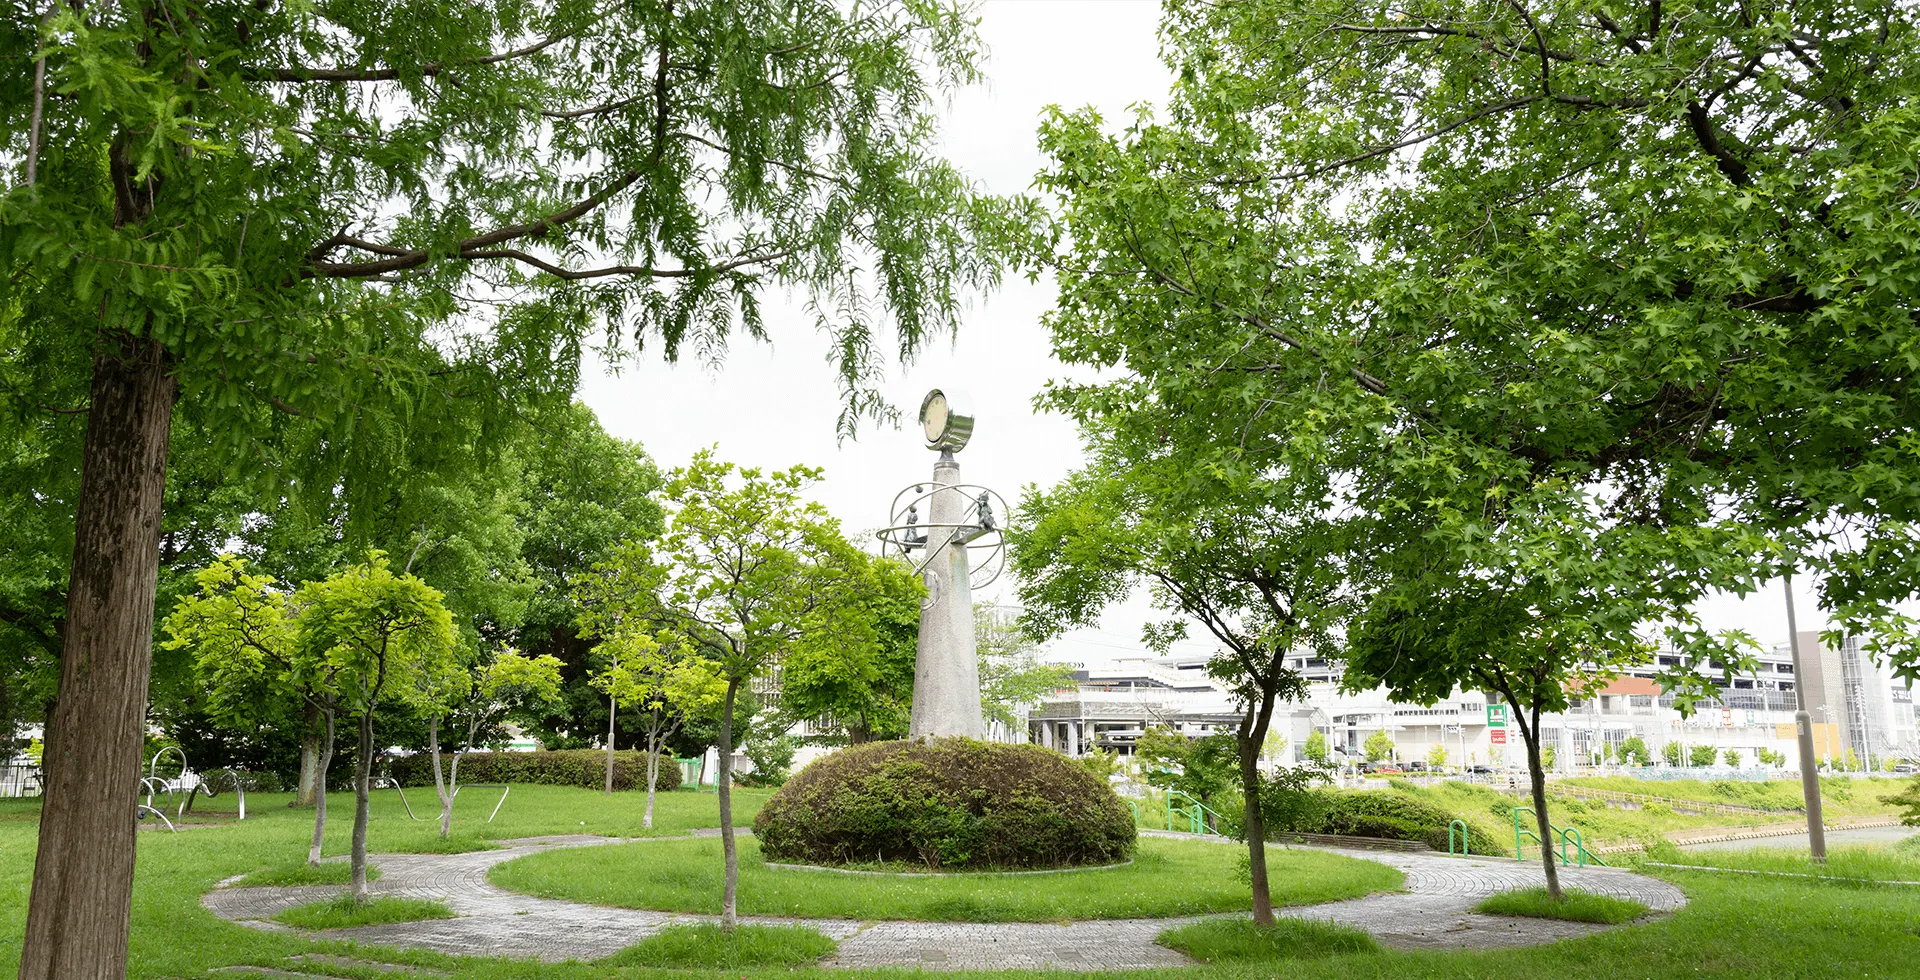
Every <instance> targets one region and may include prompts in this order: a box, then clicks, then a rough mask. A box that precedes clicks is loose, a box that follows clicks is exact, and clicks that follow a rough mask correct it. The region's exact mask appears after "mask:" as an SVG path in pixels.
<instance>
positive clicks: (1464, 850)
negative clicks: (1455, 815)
mask: <svg viewBox="0 0 1920 980" xmlns="http://www.w3.org/2000/svg"><path fill="white" fill-rule="evenodd" d="M1456 827H1457V828H1459V830H1460V856H1461V857H1470V856H1471V854H1470V853H1469V851H1468V845H1467V822H1466V821H1465V820H1455V821H1454V822H1452V823H1450V824H1447V853H1448V854H1452V853H1453V832H1454V828H1456Z"/></svg>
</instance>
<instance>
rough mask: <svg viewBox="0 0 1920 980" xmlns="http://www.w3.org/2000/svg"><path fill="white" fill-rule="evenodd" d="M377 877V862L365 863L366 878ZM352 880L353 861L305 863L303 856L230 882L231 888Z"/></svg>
mask: <svg viewBox="0 0 1920 980" xmlns="http://www.w3.org/2000/svg"><path fill="white" fill-rule="evenodd" d="M379 878H380V866H379V865H377V864H369V865H367V880H368V881H377V880H379ZM352 882H353V865H351V864H348V863H347V862H345V861H327V862H323V863H321V864H308V863H307V862H306V861H305V859H302V860H299V861H288V862H283V863H280V864H276V865H272V866H271V867H265V868H261V869H260V870H258V871H255V872H253V873H252V874H250V875H247V876H246V877H245V878H242V879H240V880H239V881H236V882H234V883H233V887H235V888H264V887H267V886H269V885H346V884H351V883H352Z"/></svg>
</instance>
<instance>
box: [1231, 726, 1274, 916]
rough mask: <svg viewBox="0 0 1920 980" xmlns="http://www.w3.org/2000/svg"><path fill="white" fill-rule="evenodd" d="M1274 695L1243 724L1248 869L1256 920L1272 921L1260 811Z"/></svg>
mask: <svg viewBox="0 0 1920 980" xmlns="http://www.w3.org/2000/svg"><path fill="white" fill-rule="evenodd" d="M1273 697H1274V696H1273V695H1272V694H1263V695H1262V697H1261V702H1260V707H1259V710H1258V713H1257V714H1254V715H1251V716H1249V717H1247V718H1245V719H1243V720H1242V722H1241V726H1240V733H1239V734H1240V746H1239V747H1240V792H1241V795H1243V796H1244V797H1246V807H1245V813H1246V832H1247V871H1248V873H1249V877H1250V879H1251V882H1252V885H1253V924H1254V925H1257V926H1271V925H1273V893H1272V892H1271V890H1269V888H1268V886H1267V822H1266V819H1265V818H1264V817H1263V816H1262V815H1261V813H1260V746H1261V743H1262V742H1264V741H1266V737H1267V726H1268V724H1269V723H1270V722H1271V721H1272V718H1273Z"/></svg>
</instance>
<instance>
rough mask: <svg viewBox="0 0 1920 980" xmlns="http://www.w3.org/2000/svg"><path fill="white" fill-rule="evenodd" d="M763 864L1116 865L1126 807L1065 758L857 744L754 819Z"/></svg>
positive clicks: (1013, 748)
mask: <svg viewBox="0 0 1920 980" xmlns="http://www.w3.org/2000/svg"><path fill="white" fill-rule="evenodd" d="M753 832H754V835H755V836H756V837H757V838H758V839H759V841H760V849H761V851H762V852H763V853H764V854H765V855H766V856H767V859H768V860H771V861H786V862H799V863H806V864H846V863H850V862H861V863H865V862H881V863H885V862H889V861H899V862H911V863H915V864H921V865H925V866H927V867H934V868H1057V867H1067V866H1071V865H1083V864H1113V863H1115V862H1118V861H1123V860H1126V859H1127V857H1128V856H1129V855H1131V854H1132V853H1133V845H1134V839H1135V829H1134V824H1133V815H1132V813H1131V811H1129V810H1128V809H1127V805H1126V804H1125V803H1123V802H1121V800H1120V798H1119V797H1118V796H1116V795H1114V792H1113V790H1112V789H1111V788H1109V787H1108V786H1107V785H1106V784H1105V783H1103V782H1101V781H1100V780H1099V779H1097V778H1096V777H1094V776H1093V775H1092V774H1090V773H1089V772H1087V770H1086V769H1085V768H1083V767H1082V766H1079V765H1077V764H1075V763H1074V762H1073V760H1071V759H1068V758H1067V757H1065V756H1063V755H1060V754H1059V753H1057V752H1054V751H1051V750H1049V749H1044V748H1041V747H1039V746H1036V745H1000V744H995V743H991V742H980V741H975V740H973V739H964V738H943V739H936V740H933V741H929V742H878V743H872V744H868V745H856V746H851V747H849V748H845V749H842V750H840V751H838V752H835V753H834V754H832V755H829V756H826V757H824V758H821V759H817V760H815V761H814V762H813V763H812V764H811V765H809V766H807V767H806V768H805V769H802V770H800V772H799V774H797V775H795V776H794V777H793V779H792V780H790V781H788V783H787V784H786V785H785V786H784V787H782V788H781V790H780V791H779V792H778V793H775V794H774V795H773V798H772V799H769V800H768V801H767V803H766V805H765V806H764V807H762V808H761V810H760V814H759V816H758V817H756V818H755V819H754V822H753Z"/></svg>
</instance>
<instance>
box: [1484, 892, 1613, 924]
mask: <svg viewBox="0 0 1920 980" xmlns="http://www.w3.org/2000/svg"><path fill="white" fill-rule="evenodd" d="M1563 894H1564V896H1565V897H1563V898H1562V899H1560V900H1559V901H1557V902H1556V901H1554V900H1553V897H1552V896H1551V895H1548V894H1547V890H1546V889H1545V888H1523V889H1521V890H1519V891H1511V892H1501V893H1500V894H1498V895H1489V896H1487V897H1486V898H1485V899H1483V900H1482V901H1481V902H1480V904H1478V905H1476V906H1474V907H1473V910H1474V911H1475V912H1484V913H1486V914H1487V915H1519V916H1525V917H1527V918H1530V919H1560V920H1562V921H1565V922H1597V923H1600V924H1602V925H1610V926H1617V925H1619V924H1621V923H1623V922H1632V921H1633V920H1635V919H1638V918H1640V917H1641V916H1643V915H1646V914H1647V907H1646V906H1645V905H1642V904H1640V903H1639V902H1636V901H1633V900H1631V899H1625V898H1614V897H1613V896H1611V895H1595V894H1594V893H1592V892H1577V891H1567V892H1564V893H1563Z"/></svg>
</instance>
